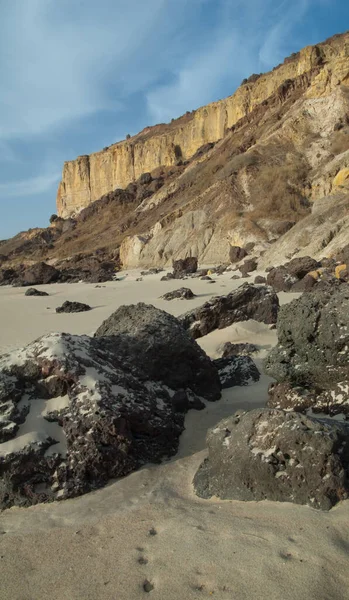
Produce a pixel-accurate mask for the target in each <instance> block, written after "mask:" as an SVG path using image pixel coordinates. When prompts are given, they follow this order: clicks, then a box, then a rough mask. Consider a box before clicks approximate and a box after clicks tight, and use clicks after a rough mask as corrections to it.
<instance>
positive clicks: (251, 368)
mask: <svg viewBox="0 0 349 600" xmlns="http://www.w3.org/2000/svg"><path fill="white" fill-rule="evenodd" d="M213 362H214V364H215V365H216V367H217V369H218V373H219V378H220V380H221V384H222V388H223V389H225V388H229V387H233V386H235V385H249V384H250V383H253V382H255V381H259V378H260V373H259V371H258V369H257V367H256V365H255V364H254V362H253V360H252V359H251V358H250V357H249V356H232V355H230V356H228V357H225V358H217V359H216V360H214V361H213Z"/></svg>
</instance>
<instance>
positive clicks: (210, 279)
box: [200, 275, 212, 281]
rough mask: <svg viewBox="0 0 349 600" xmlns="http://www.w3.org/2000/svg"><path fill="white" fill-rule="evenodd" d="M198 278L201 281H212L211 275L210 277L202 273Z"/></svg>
mask: <svg viewBox="0 0 349 600" xmlns="http://www.w3.org/2000/svg"><path fill="white" fill-rule="evenodd" d="M200 279H201V280H202V281H212V277H210V276H209V275H204V276H203V277H200Z"/></svg>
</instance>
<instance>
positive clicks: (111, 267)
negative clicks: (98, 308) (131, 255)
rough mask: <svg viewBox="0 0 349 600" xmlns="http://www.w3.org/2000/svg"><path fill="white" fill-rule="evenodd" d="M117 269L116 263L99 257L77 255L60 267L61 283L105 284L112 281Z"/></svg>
mask: <svg viewBox="0 0 349 600" xmlns="http://www.w3.org/2000/svg"><path fill="white" fill-rule="evenodd" d="M116 268H117V265H116V262H115V261H110V260H100V258H99V257H98V256H80V255H77V256H76V257H73V258H72V259H70V260H67V261H64V262H63V263H62V265H60V271H61V273H60V281H62V282H67V283H76V282H79V281H85V282H86V283H103V282H105V281H112V280H113V279H114V277H115V270H116Z"/></svg>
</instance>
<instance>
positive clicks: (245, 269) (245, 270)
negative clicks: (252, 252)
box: [239, 258, 258, 277]
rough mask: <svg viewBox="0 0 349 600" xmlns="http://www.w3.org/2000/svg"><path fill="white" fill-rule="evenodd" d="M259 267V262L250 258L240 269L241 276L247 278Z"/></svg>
mask: <svg viewBox="0 0 349 600" xmlns="http://www.w3.org/2000/svg"><path fill="white" fill-rule="evenodd" d="M257 267H258V263H257V260H256V259H255V258H249V259H248V260H245V262H244V263H243V264H242V265H241V266H240V267H239V269H240V272H241V275H242V276H243V277H247V276H248V274H249V273H250V272H251V271H255V270H256V269H257Z"/></svg>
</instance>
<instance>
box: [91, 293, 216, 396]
mask: <svg viewBox="0 0 349 600" xmlns="http://www.w3.org/2000/svg"><path fill="white" fill-rule="evenodd" d="M95 336H96V337H104V336H111V337H112V338H113V339H114V343H115V345H116V346H117V347H118V348H119V352H122V353H124V354H125V356H127V355H128V353H132V356H134V357H135V361H136V362H138V363H140V364H141V365H142V368H143V369H144V370H145V371H146V373H147V375H148V377H149V378H150V379H153V380H155V381H159V380H160V381H162V382H163V383H165V384H166V385H168V386H169V387H170V388H172V389H175V390H178V389H186V388H189V389H190V390H192V392H193V393H195V394H197V395H199V396H202V397H204V398H206V399H207V400H218V399H219V398H220V382H219V377H218V372H217V369H216V367H215V366H214V364H213V362H212V361H211V360H210V359H209V358H208V357H207V356H206V354H205V352H204V351H203V350H202V349H201V348H200V346H199V345H198V344H197V343H196V342H194V340H193V339H192V337H191V335H190V334H189V333H188V332H186V331H185V330H184V328H183V327H182V325H181V323H180V322H179V320H178V319H176V318H175V317H173V316H172V315H170V314H168V313H166V312H165V311H163V310H160V309H158V308H155V307H154V306H151V305H147V304H144V303H142V302H140V303H139V304H135V305H128V306H121V307H120V308H118V309H117V310H116V311H115V312H114V313H113V314H112V315H111V316H110V317H109V318H108V319H106V320H105V321H104V322H103V323H102V325H101V326H100V327H99V328H98V329H97V331H96V333H95Z"/></svg>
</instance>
